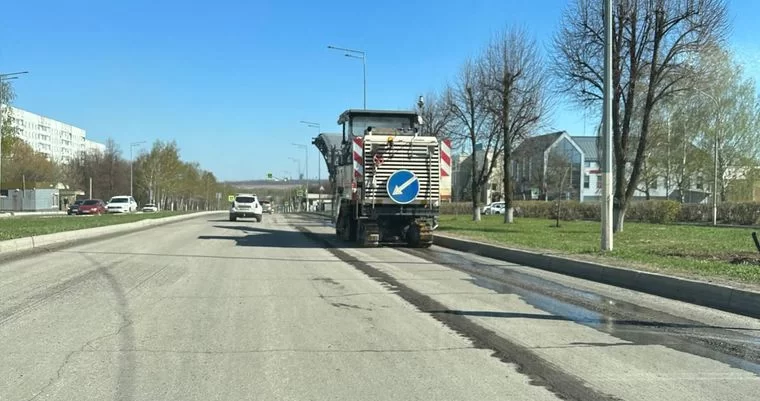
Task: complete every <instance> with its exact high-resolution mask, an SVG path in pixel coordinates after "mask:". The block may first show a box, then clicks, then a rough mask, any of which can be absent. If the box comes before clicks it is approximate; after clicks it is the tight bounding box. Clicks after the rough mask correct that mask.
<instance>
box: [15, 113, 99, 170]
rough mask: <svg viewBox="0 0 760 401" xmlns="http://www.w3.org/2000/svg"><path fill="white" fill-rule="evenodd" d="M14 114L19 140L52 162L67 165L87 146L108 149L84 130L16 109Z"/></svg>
mask: <svg viewBox="0 0 760 401" xmlns="http://www.w3.org/2000/svg"><path fill="white" fill-rule="evenodd" d="M11 113H12V116H13V125H14V126H15V127H16V128H17V131H18V135H19V137H20V139H22V140H23V141H24V142H26V143H28V144H29V145H30V146H31V147H32V149H34V150H35V151H37V152H41V153H44V154H45V155H47V157H48V158H49V159H50V160H52V161H55V162H61V163H66V162H67V161H68V160H69V159H71V158H72V157H74V156H76V155H77V154H78V153H80V152H83V151H86V150H87V149H88V147H89V148H99V147H100V146H103V148H105V146H104V145H102V144H96V143H95V142H92V141H87V139H86V132H85V130H84V129H82V128H79V127H75V126H73V125H70V124H66V123H64V122H61V121H57V120H53V119H51V118H47V117H45V116H41V115H39V114H35V113H32V112H29V111H26V110H24V109H20V108H17V107H11ZM88 142H90V144H89V145H88Z"/></svg>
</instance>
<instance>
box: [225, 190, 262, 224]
mask: <svg viewBox="0 0 760 401" xmlns="http://www.w3.org/2000/svg"><path fill="white" fill-rule="evenodd" d="M263 214H264V210H263V208H262V207H261V203H259V198H258V197H257V196H256V195H255V194H237V195H235V199H234V200H233V201H232V205H231V206H230V221H236V220H237V219H240V218H245V217H253V218H254V219H256V221H257V222H259V223H260V222H261V218H262V215H263Z"/></svg>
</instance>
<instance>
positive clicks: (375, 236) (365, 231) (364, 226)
mask: <svg viewBox="0 0 760 401" xmlns="http://www.w3.org/2000/svg"><path fill="white" fill-rule="evenodd" d="M358 226H359V227H358V235H357V242H358V243H359V245H360V246H363V247H366V248H374V247H377V246H380V228H379V227H378V225H377V223H373V222H359V224H358Z"/></svg>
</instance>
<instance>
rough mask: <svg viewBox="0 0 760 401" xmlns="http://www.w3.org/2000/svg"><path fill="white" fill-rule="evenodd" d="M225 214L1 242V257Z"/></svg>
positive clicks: (88, 229) (173, 218)
mask: <svg viewBox="0 0 760 401" xmlns="http://www.w3.org/2000/svg"><path fill="white" fill-rule="evenodd" d="M218 213H223V211H210V212H197V213H189V214H183V215H179V216H170V217H162V218H157V219H143V220H138V221H135V222H131V223H122V224H114V225H110V226H102V227H93V228H85V229H81V230H74V231H62V232H59V233H53V234H45V235H36V236H33V237H24V238H17V239H12V240H7V241H0V255H2V254H8V253H14V252H21V251H28V250H32V249H37V248H43V247H47V246H52V245H60V244H64V243H69V242H71V243H74V242H76V241H81V240H85V239H92V238H97V237H99V236H104V235H113V234H118V233H128V232H130V231H135V230H137V229H140V228H145V227H152V226H160V225H164V224H168V223H172V222H176V221H181V220H188V219H192V218H195V217H200V216H206V215H211V214H218Z"/></svg>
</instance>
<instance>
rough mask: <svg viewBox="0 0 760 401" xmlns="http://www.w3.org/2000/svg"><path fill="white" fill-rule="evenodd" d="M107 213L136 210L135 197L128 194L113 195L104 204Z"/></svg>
mask: <svg viewBox="0 0 760 401" xmlns="http://www.w3.org/2000/svg"><path fill="white" fill-rule="evenodd" d="M106 208H107V209H108V213H132V212H136V211H137V202H136V201H135V198H133V197H131V196H129V195H120V196H114V197H112V198H111V199H109V200H108V204H107V205H106Z"/></svg>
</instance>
